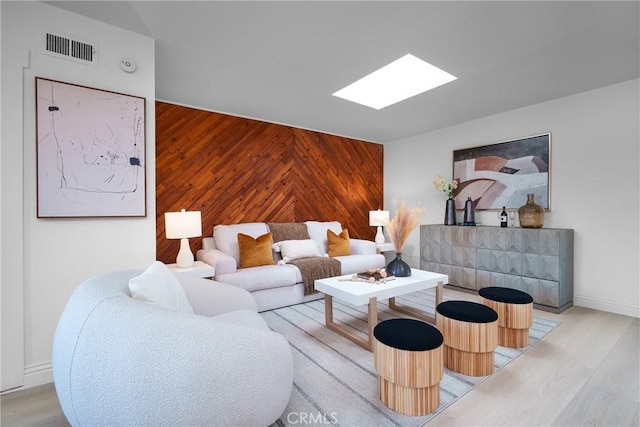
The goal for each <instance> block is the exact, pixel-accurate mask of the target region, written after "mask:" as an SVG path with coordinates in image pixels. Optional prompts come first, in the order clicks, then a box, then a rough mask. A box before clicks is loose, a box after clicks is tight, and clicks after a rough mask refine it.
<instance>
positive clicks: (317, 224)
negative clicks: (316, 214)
mask: <svg viewBox="0 0 640 427" xmlns="http://www.w3.org/2000/svg"><path fill="white" fill-rule="evenodd" d="M305 224H307V231H309V237H311V238H312V239H313V240H315V241H316V242H317V243H318V246H319V247H320V252H322V253H325V254H326V253H327V252H329V248H328V245H327V230H331V231H333V232H334V233H336V234H340V232H341V231H342V224H340V223H339V222H338V221H327V222H323V221H306V222H305Z"/></svg>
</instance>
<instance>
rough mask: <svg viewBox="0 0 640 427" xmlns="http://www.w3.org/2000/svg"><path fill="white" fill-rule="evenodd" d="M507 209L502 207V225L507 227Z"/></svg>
mask: <svg viewBox="0 0 640 427" xmlns="http://www.w3.org/2000/svg"><path fill="white" fill-rule="evenodd" d="M507 218H508V215H507V211H506V210H505V207H504V206H503V207H502V212H500V227H502V228H507Z"/></svg>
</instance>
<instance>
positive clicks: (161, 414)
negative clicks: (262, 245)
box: [53, 271, 293, 426]
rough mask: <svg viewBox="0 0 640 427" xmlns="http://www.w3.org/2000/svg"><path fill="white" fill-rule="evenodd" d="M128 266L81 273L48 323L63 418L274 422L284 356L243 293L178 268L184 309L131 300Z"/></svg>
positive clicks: (283, 398) (284, 385)
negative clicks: (52, 326) (52, 324)
mask: <svg viewBox="0 0 640 427" xmlns="http://www.w3.org/2000/svg"><path fill="white" fill-rule="evenodd" d="M138 274H140V272H139V271H116V272H110V273H106V274H101V275H98V276H95V277H92V278H90V279H88V280H87V281H85V282H84V283H83V284H81V285H80V286H79V287H78V288H77V289H76V290H75V292H74V293H73V295H72V296H71V298H70V300H69V302H68V303H67V306H66V308H65V310H64V312H63V314H62V317H61V319H60V321H59V323H58V327H57V329H56V333H55V338H54V344H53V376H54V382H55V387H56V392H57V394H58V398H59V400H60V404H61V406H62V410H63V412H64V414H65V416H66V417H67V419H68V421H69V422H70V423H71V425H73V426H160V425H167V426H223V425H224V426H249V425H250V426H260V425H262V426H267V425H271V424H272V423H273V422H275V421H276V420H277V419H278V418H279V417H280V415H281V414H282V413H283V412H284V410H285V408H286V405H287V403H288V401H289V397H290V394H291V389H292V385H293V357H292V353H291V347H290V345H289V343H288V342H287V340H286V339H285V338H284V337H283V336H282V335H280V334H277V333H275V332H273V331H271V330H270V329H269V327H268V326H267V325H266V323H265V321H264V319H263V318H262V316H261V315H260V314H258V312H257V310H256V305H255V301H254V300H253V298H252V297H251V295H250V294H249V293H248V292H246V291H244V290H242V289H240V288H238V287H235V286H231V285H225V284H224V283H215V282H212V281H211V280H207V279H201V278H196V277H187V276H185V275H180V276H179V277H178V280H179V281H180V283H181V284H182V287H183V288H184V291H185V292H186V299H188V301H189V303H190V305H191V307H190V310H191V308H192V311H193V313H194V314H189V313H185V312H180V311H174V310H170V309H167V308H163V307H160V306H158V305H151V304H149V303H146V302H141V301H138V300H135V299H133V298H132V297H131V293H130V290H129V280H130V279H131V278H132V277H135V276H136V275H138ZM169 274H171V273H169ZM154 285H155V283H154ZM182 294H183V296H184V292H183V293H182Z"/></svg>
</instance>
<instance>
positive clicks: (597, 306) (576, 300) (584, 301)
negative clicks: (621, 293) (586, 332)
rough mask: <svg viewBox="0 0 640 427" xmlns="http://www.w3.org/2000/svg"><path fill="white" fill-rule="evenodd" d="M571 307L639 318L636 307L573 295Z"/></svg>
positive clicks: (638, 308) (638, 311) (638, 309)
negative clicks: (575, 306)
mask: <svg viewBox="0 0 640 427" xmlns="http://www.w3.org/2000/svg"><path fill="white" fill-rule="evenodd" d="M573 305H577V306H579V307H585V308H592V309H594V310H600V311H606V312H609V313H616V314H622V315H623V316H630V317H636V318H640V307H638V306H637V305H631V304H622V303H619V302H614V301H605V300H601V299H596V298H589V297H584V296H580V295H575V294H574V295H573Z"/></svg>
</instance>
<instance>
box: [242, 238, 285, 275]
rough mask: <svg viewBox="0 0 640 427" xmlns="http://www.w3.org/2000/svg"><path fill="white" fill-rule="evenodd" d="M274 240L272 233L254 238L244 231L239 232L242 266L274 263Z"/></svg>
mask: <svg viewBox="0 0 640 427" xmlns="http://www.w3.org/2000/svg"><path fill="white" fill-rule="evenodd" d="M272 245H273V240H272V239H271V233H266V234H263V235H262V236H258V237H257V238H253V237H252V236H249V235H247V234H244V233H238V247H239V250H240V263H239V266H240V268H248V267H258V266H260V265H273V264H275V263H276V262H275V261H274V260H273V254H272V252H271V246H272Z"/></svg>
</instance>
